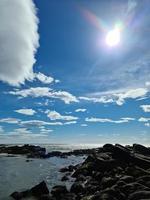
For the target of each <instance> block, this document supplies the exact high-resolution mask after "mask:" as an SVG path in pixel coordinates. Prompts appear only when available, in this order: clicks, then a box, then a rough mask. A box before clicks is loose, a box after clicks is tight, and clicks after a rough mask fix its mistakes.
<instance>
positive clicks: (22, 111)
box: [15, 109, 36, 115]
mask: <svg viewBox="0 0 150 200" xmlns="http://www.w3.org/2000/svg"><path fill="white" fill-rule="evenodd" d="M15 112H17V113H20V114H23V115H34V114H35V113H36V111H35V110H33V109H19V110H15Z"/></svg>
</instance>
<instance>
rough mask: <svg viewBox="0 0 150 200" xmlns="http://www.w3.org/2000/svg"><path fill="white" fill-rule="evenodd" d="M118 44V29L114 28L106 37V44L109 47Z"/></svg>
mask: <svg viewBox="0 0 150 200" xmlns="http://www.w3.org/2000/svg"><path fill="white" fill-rule="evenodd" d="M119 43H120V29H119V28H118V27H115V28H114V29H113V30H111V31H109V32H108V33H107V35H106V44H107V45H108V46H110V47H113V46H117V45H118V44H119Z"/></svg>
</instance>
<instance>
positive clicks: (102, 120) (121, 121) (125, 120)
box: [85, 117, 135, 124]
mask: <svg viewBox="0 0 150 200" xmlns="http://www.w3.org/2000/svg"><path fill="white" fill-rule="evenodd" d="M134 120H135V119H134V118H130V117H124V118H121V119H119V120H113V119H108V118H97V117H91V118H86V119H85V121H86V122H100V123H115V124H121V123H127V122H130V121H134Z"/></svg>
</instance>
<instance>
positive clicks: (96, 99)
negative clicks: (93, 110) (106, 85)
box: [79, 96, 114, 103]
mask: <svg viewBox="0 0 150 200" xmlns="http://www.w3.org/2000/svg"><path fill="white" fill-rule="evenodd" d="M79 99H80V100H84V101H91V102H93V103H113V102H114V100H113V99H112V98H109V97H106V96H101V97H79Z"/></svg>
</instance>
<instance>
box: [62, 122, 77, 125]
mask: <svg viewBox="0 0 150 200" xmlns="http://www.w3.org/2000/svg"><path fill="white" fill-rule="evenodd" d="M76 123H77V121H69V122H65V123H64V125H70V124H76Z"/></svg>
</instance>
